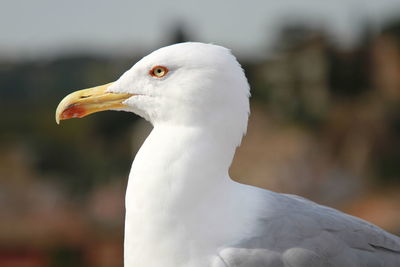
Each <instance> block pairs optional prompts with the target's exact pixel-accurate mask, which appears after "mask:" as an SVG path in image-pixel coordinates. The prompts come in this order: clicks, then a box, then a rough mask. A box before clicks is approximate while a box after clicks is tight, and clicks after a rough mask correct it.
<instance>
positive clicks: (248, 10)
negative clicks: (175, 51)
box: [0, 0, 400, 59]
mask: <svg viewBox="0 0 400 267" xmlns="http://www.w3.org/2000/svg"><path fill="white" fill-rule="evenodd" d="M0 4H1V8H0V33H1V35H0V58H22V59H23V58H38V57H46V56H54V55H59V54H65V53H71V52H80V51H81V52H82V51H83V52H85V51H86V52H91V53H99V54H110V55H113V54H120V53H126V52H129V51H135V50H141V51H143V52H148V51H151V50H153V49H155V48H158V47H160V46H162V45H164V44H165V43H166V42H167V41H168V37H169V34H170V33H171V31H172V28H173V27H174V25H176V24H178V23H182V24H183V26H184V28H185V29H186V30H187V32H188V33H189V34H190V36H191V37H192V38H193V40H196V41H202V42H212V43H216V44H221V45H225V46H227V47H229V48H232V49H233V50H234V51H235V50H237V51H239V53H241V54H243V55H248V56H253V57H257V56H258V55H259V54H260V53H263V51H265V50H266V47H267V46H268V45H269V44H270V43H271V42H272V41H273V39H274V37H275V36H276V33H277V30H278V29H279V27H280V25H282V24H283V23H286V22H288V21H297V20H296V18H300V19H301V20H302V21H304V20H307V21H310V22H311V23H313V24H314V25H317V26H322V27H325V28H327V29H328V30H329V31H330V32H331V33H332V35H333V36H336V37H337V39H338V40H339V41H340V42H341V43H342V44H343V45H351V44H352V43H353V42H354V41H355V40H356V36H357V33H359V31H360V29H361V26H362V22H363V21H364V20H366V19H368V20H369V21H370V23H371V25H372V26H373V27H376V28H378V27H379V25H381V24H382V23H383V22H384V21H385V20H386V19H387V18H388V17H391V16H395V15H398V16H400V0H258V1H256V0H247V1H245V0H242V1H218V0H202V1H195V0H168V1H167V0H164V1H159V0H150V1H147V0H146V1H133V0H115V1H112V0H68V1H65V0H64V1H61V0H30V1H26V0H24V1H23V0H0Z"/></svg>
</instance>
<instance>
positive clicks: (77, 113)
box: [61, 104, 86, 120]
mask: <svg viewBox="0 0 400 267" xmlns="http://www.w3.org/2000/svg"><path fill="white" fill-rule="evenodd" d="M85 114H86V110H85V109H84V108H83V107H82V106H80V105H75V104H73V105H71V106H69V107H68V108H66V109H65V110H64V111H63V112H62V114H61V119H62V120H67V119H71V118H82V117H84V116H85Z"/></svg>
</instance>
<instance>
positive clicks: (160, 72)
mask: <svg viewBox="0 0 400 267" xmlns="http://www.w3.org/2000/svg"><path fill="white" fill-rule="evenodd" d="M167 73H168V69H167V68H166V67H164V66H155V67H153V68H152V69H151V70H150V73H149V74H150V75H151V76H153V77H156V78H161V77H164V76H165V75H166V74H167Z"/></svg>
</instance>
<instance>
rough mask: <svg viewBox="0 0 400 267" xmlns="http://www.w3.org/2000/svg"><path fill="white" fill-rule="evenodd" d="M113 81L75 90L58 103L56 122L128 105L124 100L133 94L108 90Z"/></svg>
mask: <svg viewBox="0 0 400 267" xmlns="http://www.w3.org/2000/svg"><path fill="white" fill-rule="evenodd" d="M111 84H112V83H108V84H105V85H100V86H97V87H93V88H89V89H84V90H79V91H76V92H73V93H71V94H69V95H67V96H66V97H64V99H63V100H61V102H60V104H58V107H57V110H56V122H57V124H60V120H67V119H71V118H82V117H85V116H87V115H89V114H92V113H95V112H99V111H103V110H110V109H117V108H123V107H126V105H124V104H122V102H123V101H124V100H126V99H128V98H129V97H131V96H133V95H132V94H116V93H110V92H107V89H108V87H109V86H110V85H111Z"/></svg>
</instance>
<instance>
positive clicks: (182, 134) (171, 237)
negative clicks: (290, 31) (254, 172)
mask: <svg viewBox="0 0 400 267" xmlns="http://www.w3.org/2000/svg"><path fill="white" fill-rule="evenodd" d="M249 94H250V93H249V85H248V82H247V79H246V77H245V75H244V72H243V70H242V68H241V66H240V65H239V63H238V62H237V60H236V59H235V57H234V56H233V55H232V54H231V53H230V51H229V50H228V49H226V48H223V47H221V46H216V45H211V44H202V43H181V44H176V45H171V46H167V47H164V48H161V49H159V50H156V51H155V52H153V53H151V54H150V55H148V56H146V57H144V58H143V59H142V60H140V61H139V62H137V63H136V64H135V65H134V66H133V67H132V68H131V69H130V70H128V71H127V72H125V73H124V74H123V75H122V76H121V77H120V78H119V79H118V80H117V81H116V82H114V83H112V84H107V85H103V86H99V87H95V88H92V89H86V90H81V91H77V92H74V93H72V94H70V95H68V96H67V97H66V98H64V99H63V100H62V101H61V103H60V104H59V106H58V108H57V111H56V120H57V122H59V120H62V119H68V118H72V117H83V116H86V115H88V114H91V113H94V112H97V111H101V110H108V109H114V110H125V111H130V112H133V113H136V114H138V115H140V116H142V117H143V118H145V119H147V120H148V121H150V122H151V123H152V125H153V127H154V128H153V130H152V132H151V134H150V135H149V136H148V138H147V139H146V141H145V142H144V144H143V145H142V147H141V148H140V150H139V152H138V153H137V155H136V157H135V159H134V161H133V164H132V168H131V172H130V175H129V182H128V187H127V191H126V218H125V248H124V262H125V266H126V267H160V266H163V267H205V266H210V267H228V266H229V267H316V266H321V267H322V266H330V267H361V266H362V267H368V266H371V267H372V266H373V267H378V266H387V267H391V266H393V267H395V266H397V267H398V266H400V238H399V237H397V236H394V235H392V234H390V233H387V232H385V231H384V230H382V229H380V228H378V227H377V226H374V225H372V224H370V223H368V222H366V221H363V220H361V219H358V218H355V217H352V216H350V215H347V214H344V213H342V212H340V211H337V210H334V209H331V208H328V207H325V206H321V205H318V204H316V203H314V202H311V201H309V200H306V199H304V198H301V197H298V196H294V195H287V194H279V193H275V192H271V191H268V190H264V189H260V188H256V187H253V186H248V185H243V184H239V183H237V182H235V181H233V180H232V179H231V178H230V177H229V174H228V169H229V166H230V164H231V162H232V158H233V156H234V153H235V150H236V147H237V146H238V145H239V144H240V142H241V139H242V136H243V135H244V134H245V132H246V127H247V119H248V115H249Z"/></svg>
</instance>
